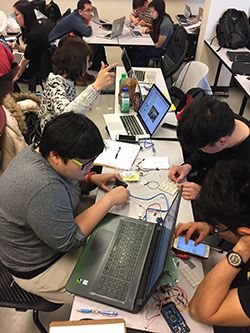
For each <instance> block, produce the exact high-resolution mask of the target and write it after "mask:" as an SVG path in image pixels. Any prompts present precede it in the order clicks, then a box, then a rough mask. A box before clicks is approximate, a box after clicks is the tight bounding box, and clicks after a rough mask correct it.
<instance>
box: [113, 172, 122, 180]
mask: <svg viewBox="0 0 250 333" xmlns="http://www.w3.org/2000/svg"><path fill="white" fill-rule="evenodd" d="M113 178H115V179H117V180H121V181H122V177H121V175H120V174H119V173H114V174H113Z"/></svg>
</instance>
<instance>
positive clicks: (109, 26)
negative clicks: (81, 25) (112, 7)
mask: <svg viewBox="0 0 250 333" xmlns="http://www.w3.org/2000/svg"><path fill="white" fill-rule="evenodd" d="M92 10H93V12H92V13H93V14H92V21H93V22H94V23H96V24H100V25H101V26H102V28H104V29H106V30H111V29H112V23H110V22H108V21H105V20H103V19H100V17H99V14H98V10H97V8H96V7H94V6H92Z"/></svg>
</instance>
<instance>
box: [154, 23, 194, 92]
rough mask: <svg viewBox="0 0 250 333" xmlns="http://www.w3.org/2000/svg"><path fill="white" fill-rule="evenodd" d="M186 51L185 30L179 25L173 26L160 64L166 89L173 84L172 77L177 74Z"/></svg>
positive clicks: (186, 39) (186, 36)
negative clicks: (172, 31)
mask: <svg viewBox="0 0 250 333" xmlns="http://www.w3.org/2000/svg"><path fill="white" fill-rule="evenodd" d="M187 49H188V35H187V32H186V30H185V29H184V28H183V27H182V26H180V25H179V24H174V33H173V35H172V37H171V39H170V41H169V43H168V45H167V49H166V52H165V54H164V56H163V57H162V58H161V63H160V66H161V69H162V73H163V76H164V78H165V80H166V83H167V86H168V87H170V86H171V85H172V83H173V80H172V75H173V74H174V73H176V72H177V70H178V69H179V68H180V66H181V65H182V64H183V63H184V61H185V55H186V53H187Z"/></svg>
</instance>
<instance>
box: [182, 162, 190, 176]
mask: <svg viewBox="0 0 250 333" xmlns="http://www.w3.org/2000/svg"><path fill="white" fill-rule="evenodd" d="M182 167H183V168H184V169H185V174H186V175H188V174H189V172H190V171H191V170H192V165H191V164H188V163H183V164H182Z"/></svg>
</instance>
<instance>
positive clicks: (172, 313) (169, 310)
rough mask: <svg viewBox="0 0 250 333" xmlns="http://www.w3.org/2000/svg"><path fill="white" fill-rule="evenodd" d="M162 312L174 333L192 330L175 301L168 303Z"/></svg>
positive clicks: (184, 332)
mask: <svg viewBox="0 0 250 333" xmlns="http://www.w3.org/2000/svg"><path fill="white" fill-rule="evenodd" d="M161 314H162V316H163V317H164V319H165V320H166V322H167V324H168V326H169V327H170V329H171V331H172V332H173V333H186V332H190V328H189V327H188V326H187V324H186V322H185V320H184V318H183V317H182V315H181V313H180V311H179V310H178V309H177V307H176V305H175V304H174V303H173V302H169V303H166V304H165V305H164V306H163V307H162V309H161Z"/></svg>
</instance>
